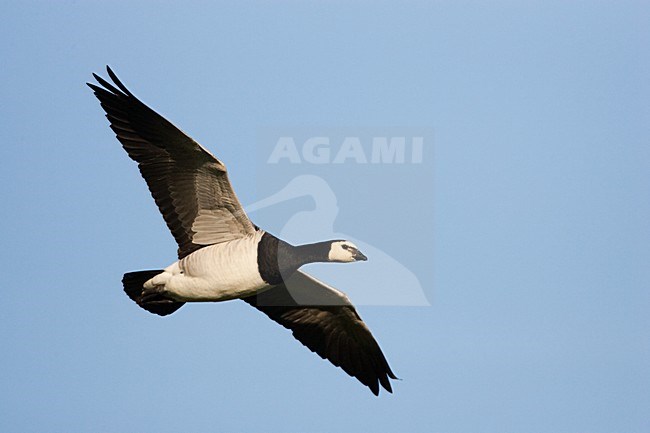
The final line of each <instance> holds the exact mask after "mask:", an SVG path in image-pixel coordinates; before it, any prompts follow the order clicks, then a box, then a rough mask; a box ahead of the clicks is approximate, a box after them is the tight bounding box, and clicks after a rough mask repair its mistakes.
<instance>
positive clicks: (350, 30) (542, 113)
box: [0, 1, 650, 433]
mask: <svg viewBox="0 0 650 433" xmlns="http://www.w3.org/2000/svg"><path fill="white" fill-rule="evenodd" d="M0 15H1V16H2V17H3V18H4V20H3V25H2V26H1V27H0V54H1V58H2V64H3V65H2V68H1V71H2V80H1V81H0V118H1V119H2V122H0V140H1V141H2V146H0V156H1V157H2V161H3V169H2V171H1V172H0V177H1V180H2V182H0V185H1V186H0V197H1V198H2V203H3V208H2V209H3V218H4V224H3V229H2V240H3V248H2V249H1V252H0V258H1V259H2V263H3V265H4V270H5V271H4V273H3V289H2V293H3V302H2V303H0V342H1V344H2V347H3V350H2V354H0V369H1V370H2V374H1V375H0V430H2V431H20V432H43V431H48V432H87V431H102V432H124V431H141V432H149V431H150V432H177V431H192V432H213V431H246V432H248V431H265V432H331V431H345V432H347V431H373V432H394V431H412V432H436V433H481V432H498V433H509V432H512V433H515V432H516V433H521V432H525V433H537V432H539V433H564V432H566V433H582V432H590V433H601V432H602V433H620V432H624V433H636V432H639V433H641V432H648V431H650V418H648V416H647V408H648V407H649V406H650V345H649V343H648V342H649V341H650V315H648V309H649V307H650V292H649V290H648V288H649V287H650V266H648V263H649V261H650V224H648V222H649V220H650V193H649V191H650V170H649V166H650V142H649V140H650V107H649V104H648V101H650V81H649V80H648V77H649V76H650V58H649V56H648V46H649V44H650V28H649V27H648V25H647V23H648V22H649V19H650V5H649V4H648V3H647V2H605V1H600V2H577V1H569V2H532V1H526V2H505V1H504V2H490V3H488V2H408V3H397V2H395V3H388V2H353V3H351V4H350V3H349V2H338V1H333V2H320V3H313V2H312V3H305V2H293V1H281V2H247V3H245V4H242V3H240V2H230V3H223V2H182V3H181V2H169V1H168V2H145V1H140V2H138V1H136V2H128V3H127V2H92V1H78V2H74V1H67V2H64V1H40V2H34V1H32V2H30V1H5V2H2V4H1V5H0ZM106 64H110V65H111V66H112V67H113V68H114V69H115V70H116V72H117V73H118V75H119V76H120V77H121V78H122V79H123V80H124V82H125V83H126V84H127V85H128V86H129V87H130V88H131V90H133V91H134V93H136V95H138V96H140V97H141V98H142V99H143V100H144V101H145V102H147V103H148V104H150V105H151V106H152V107H153V108H155V109H157V110H158V111H159V112H161V113H162V114H163V115H165V116H167V117H168V118H169V119H171V120H172V121H173V122H174V123H175V124H177V125H179V126H180V127H181V128H182V129H183V130H184V131H186V132H188V133H189V134H190V135H192V136H193V137H194V138H195V139H197V140H198V141H199V142H201V143H202V144H204V145H205V146H206V147H208V148H209V149H211V150H212V151H213V152H214V153H215V154H217V155H218V156H219V157H220V158H221V159H223V160H224V161H225V162H226V163H227V165H228V167H229V170H230V172H231V179H232V181H233V183H234V185H235V186H236V190H237V192H238V194H239V196H240V198H241V200H242V201H243V202H244V203H246V204H250V203H255V202H257V201H258V200H261V199H263V198H265V197H267V196H268V195H269V194H271V193H273V192H275V191H277V190H278V189H279V188H281V187H282V186H283V185H284V184H285V183H286V181H287V180H288V179H287V178H286V175H287V173H288V172H291V170H288V169H286V170H285V167H283V168H281V169H279V170H275V168H274V167H271V166H269V165H268V164H265V163H264V161H266V160H267V157H268V155H269V154H270V153H269V152H270V150H269V149H270V147H269V146H270V145H272V142H268V141H265V140H264V139H261V138H260V137H268V134H267V133H266V132H265V131H269V130H283V131H290V132H291V131H294V133H295V134H297V135H299V134H302V133H304V131H312V130H314V131H325V133H329V134H333V135H335V133H334V132H333V131H340V130H341V129H344V130H346V131H348V130H351V131H357V130H358V131H386V130H389V131H398V133H401V132H402V131H403V133H404V134H405V135H408V134H411V133H413V131H419V130H427V131H433V133H432V135H431V136H427V137H429V138H431V137H433V139H432V140H429V141H428V143H429V146H428V147H426V153H425V159H424V161H425V163H424V164H422V165H420V166H417V167H413V166H407V167H394V166H381V167H379V168H377V169H376V170H375V171H374V172H371V168H368V167H366V166H361V165H360V164H355V163H345V164H342V165H340V166H337V167H333V166H331V165H328V166H326V167H312V166H304V165H303V166H301V167H300V169H299V170H298V169H296V171H295V173H294V172H291V173H292V174H306V173H307V174H309V173H312V174H317V175H318V176H320V177H321V178H323V179H325V180H326V181H327V182H328V183H329V184H330V185H331V186H332V189H333V191H335V193H336V194H337V198H338V207H339V213H338V216H337V219H336V223H335V225H334V227H333V230H334V231H335V232H337V233H346V234H351V235H352V236H355V237H356V238H358V239H363V240H365V241H367V242H369V243H371V244H372V245H374V246H376V247H377V248H379V249H381V250H382V251H383V252H386V253H387V254H389V255H390V256H391V257H393V258H395V259H396V260H397V261H399V262H400V263H401V264H403V265H404V266H405V267H406V268H408V269H409V270H410V271H411V272H413V273H414V274H415V275H417V277H418V278H419V282H420V283H421V286H422V290H423V291H424V295H425V296H426V298H427V299H428V301H429V302H430V304H431V305H430V306H395V305H382V306H377V305H362V306H360V307H359V311H360V314H361V315H362V316H363V317H364V319H365V320H366V322H367V323H368V324H369V326H370V327H371V329H372V330H373V332H374V334H375V336H376V337H377V339H378V340H379V342H380V344H381V346H382V348H383V349H384V352H385V353H386V355H387V357H388V359H389V361H390V363H391V365H392V367H393V368H394V370H395V372H396V373H397V374H398V376H400V377H401V378H402V379H403V380H402V381H399V382H396V383H394V389H395V393H394V394H393V395H388V394H384V395H382V396H380V397H379V398H375V397H374V396H373V395H372V394H371V393H370V392H369V391H368V390H367V389H365V388H364V387H362V386H361V385H359V384H358V383H357V382H356V381H355V380H352V379H350V378H349V377H348V376H347V375H345V374H344V373H343V372H341V371H340V370H339V369H336V368H334V367H332V366H331V365H329V364H328V363H326V362H324V361H322V360H320V359H319V358H318V357H316V356H315V355H314V354H312V353H310V352H309V351H308V350H306V349H305V348H304V347H302V346H301V345H300V344H298V343H297V342H296V341H294V340H293V338H292V337H291V336H290V334H289V333H288V332H287V331H286V330H284V329H282V328H281V327H279V326H277V325H276V324H274V323H272V322H271V321H269V320H268V319H267V318H266V317H264V316H263V315H261V314H259V313H258V312H256V311H254V310H252V309H251V308H250V307H249V306H247V305H245V304H244V303H242V302H229V303H223V304H220V305H213V304H208V305H195V306H188V307H184V308H183V309H181V310H179V312H178V313H175V314H174V315H172V316H170V317H167V318H164V319H161V318H159V317H154V316H152V315H148V314H146V312H144V311H142V310H139V309H138V308H137V307H136V306H134V305H133V304H132V303H131V302H130V301H129V300H128V299H127V298H126V296H124V294H123V293H122V290H121V285H120V279H121V276H122V274H123V273H124V272H126V271H130V270H136V269H150V268H154V269H155V268H160V267H162V266H165V265H167V264H168V263H170V262H171V261H173V260H174V258H175V251H176V245H175V244H174V242H173V239H172V237H171V236H170V235H169V233H168V231H167V229H166V227H165V225H164V223H163V221H162V218H161V217H160V215H159V214H158V212H157V210H156V208H155V206H154V204H153V200H152V199H151V198H150V196H149V194H148V192H147V190H146V186H145V185H144V182H143V181H142V180H141V179H140V177H139V174H138V172H137V169H136V167H135V164H133V163H132V162H131V161H130V160H129V159H128V158H127V156H126V154H125V153H124V152H123V151H122V150H121V148H120V146H119V144H118V143H117V141H116V140H115V139H114V137H113V135H112V132H111V131H110V130H109V128H108V125H107V122H106V119H105V118H104V117H103V113H102V112H101V110H100V108H99V106H98V104H97V101H96V100H95V99H94V97H93V95H92V94H91V92H90V91H89V89H87V88H86V86H85V84H84V83H85V82H86V81H89V80H91V72H99V73H102V74H103V71H104V65H106ZM269 128H270V129H269ZM310 128H311V129H310ZM353 133H354V132H353ZM431 141H433V145H431ZM294 168H295V167H294ZM274 170H275V173H277V177H276V176H274V175H273V173H274ZM355 175H357V176H356V179H358V180H359V182H360V183H359V185H361V186H359V187H358V188H360V189H359V191H362V192H364V193H365V194H356V195H355V194H354V191H352V192H351V191H350V190H353V189H354V188H348V189H347V190H346V188H344V186H345V185H346V184H347V183H346V182H348V181H349V180H350V179H355ZM371 175H372V176H371ZM382 175H383V178H382ZM283 176H284V177H283ZM366 176H371V177H370V179H372V182H365V183H364V182H362V181H361V179H365V178H366ZM393 179H397V180H395V181H393ZM395 182H397V183H395ZM405 185H410V186H409V187H408V188H407V187H405ZM373 186H374V188H373ZM362 187H363V188H362ZM364 188H365V189H364ZM391 188H392V189H391ZM403 191H406V193H403ZM400 192H402V193H401V194H400ZM391 198H393V200H391ZM310 206H313V203H311V202H310V201H309V200H307V199H304V198H303V199H296V200H292V201H290V202H288V203H286V204H284V205H282V206H280V207H279V208H275V209H266V210H262V211H260V212H259V213H257V214H256V215H255V222H256V223H257V224H258V225H260V226H263V227H268V228H270V229H273V230H276V231H278V232H279V231H281V230H282V228H283V227H284V226H283V224H284V221H285V220H287V221H288V220H289V218H291V216H292V215H294V216H295V215H296V214H297V212H301V211H304V210H305V209H307V210H308V209H311V207H310ZM382 210H383V212H382ZM294 221H297V219H294ZM309 232H310V229H309V227H304V226H297V227H295V232H293V233H295V235H296V236H298V233H309ZM308 241H312V239H308ZM371 261H372V257H371ZM371 261H369V262H368V266H370V263H371ZM363 265H364V264H362V265H360V266H358V267H356V268H354V267H350V268H346V269H352V271H349V272H350V273H349V274H344V273H342V271H341V273H339V270H340V269H343V268H342V267H341V268H336V267H331V268H325V267H323V268H322V269H320V268H319V269H318V270H317V272H322V274H320V273H319V276H323V278H325V276H327V275H328V273H329V274H331V278H332V279H337V285H338V286H339V287H340V288H341V289H344V290H345V289H346V285H347V286H348V287H363V288H364V289H366V290H372V286H374V285H376V284H377V282H376V281H374V280H370V279H367V280H366V279H364V270H368V269H370V268H364V267H363ZM368 274H370V272H368ZM348 278H349V280H348ZM368 278H370V277H368ZM328 281H329V280H328ZM371 283H372V284H371ZM364 284H365V285H364ZM393 284H394V282H391V286H392V285H393ZM381 290H384V291H385V290H386V287H381ZM395 290H399V287H398V288H395Z"/></svg>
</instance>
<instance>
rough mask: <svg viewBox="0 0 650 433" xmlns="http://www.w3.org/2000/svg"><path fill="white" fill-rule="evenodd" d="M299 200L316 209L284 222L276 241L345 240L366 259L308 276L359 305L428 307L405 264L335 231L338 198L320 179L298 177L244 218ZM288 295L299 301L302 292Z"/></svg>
mask: <svg viewBox="0 0 650 433" xmlns="http://www.w3.org/2000/svg"><path fill="white" fill-rule="evenodd" d="M301 197H310V198H311V199H312V200H313V203H314V207H313V208H311V209H306V210H300V211H298V212H296V213H295V214H293V215H292V216H291V217H289V218H288V219H287V220H286V223H285V224H284V226H283V227H282V229H281V230H280V232H279V233H278V235H279V236H280V237H281V238H283V239H287V240H288V241H290V242H291V241H301V240H305V239H348V240H350V241H352V242H354V243H355V244H356V245H357V246H358V247H359V249H360V250H361V251H363V252H364V254H366V255H367V256H368V258H369V260H368V261H367V262H364V263H363V264H361V265H358V266H349V267H346V266H341V267H339V269H337V272H336V273H334V275H333V273H332V272H331V268H330V270H329V272H328V270H327V267H324V268H323V267H322V266H319V265H318V264H314V265H312V266H311V267H310V273H312V274H313V275H314V276H316V277H320V278H327V279H328V281H329V282H330V283H331V284H332V285H333V286H337V285H338V286H345V287H347V293H348V295H349V296H350V298H351V299H353V300H354V302H355V304H357V305H378V306H379V305H383V306H429V305H431V304H430V303H429V301H428V299H427V297H426V295H425V292H424V290H423V288H422V285H421V283H420V281H419V279H418V277H417V276H416V275H415V274H414V273H413V272H412V271H411V270H410V269H409V268H408V267H407V266H405V265H404V264H403V263H401V262H400V261H398V260H396V259H395V258H393V257H392V256H391V255H390V254H388V253H386V252H385V251H383V250H382V249H380V248H378V247H376V246H374V245H372V244H371V243H370V242H368V241H365V240H362V239H357V238H355V237H354V236H350V235H348V234H346V233H338V232H335V230H334V225H335V222H336V218H337V215H338V212H339V207H338V203H337V201H338V200H337V197H336V194H335V192H334V190H333V189H332V187H331V186H330V184H329V183H328V182H327V181H326V180H325V179H323V178H322V177H320V176H317V175H312V174H301V175H297V176H295V177H293V178H292V179H291V180H289V182H288V183H287V184H286V185H285V186H284V187H283V188H282V189H280V190H279V191H277V192H275V193H273V194H271V195H269V196H268V197H266V198H264V199H261V200H259V201H257V202H255V203H252V204H250V205H248V206H246V212H247V213H248V214H254V213H255V212H257V211H260V210H262V209H266V208H272V207H274V206H278V205H280V204H282V203H286V202H289V201H291V200H295V199H298V198H301ZM288 289H289V291H290V292H291V294H292V296H294V297H295V298H297V299H298V298H300V296H301V295H300V293H301V290H300V287H291V284H289V285H288Z"/></svg>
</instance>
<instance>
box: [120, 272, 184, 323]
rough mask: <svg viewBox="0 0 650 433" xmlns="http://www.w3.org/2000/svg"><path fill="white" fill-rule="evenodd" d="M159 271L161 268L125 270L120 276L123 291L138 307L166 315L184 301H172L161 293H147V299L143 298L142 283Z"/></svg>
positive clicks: (179, 306) (180, 305)
mask: <svg viewBox="0 0 650 433" xmlns="http://www.w3.org/2000/svg"><path fill="white" fill-rule="evenodd" d="M161 272H162V270H154V271H137V272H127V273H126V274H124V277H123V278H122V284H123V285H124V292H126V294H127V295H128V296H129V298H131V299H132V300H133V301H135V303H136V304H138V305H139V306H140V307H142V308H144V309H145V310H147V311H149V312H150V313H154V314H157V315H159V316H167V315H168V314H172V313H173V312H174V311H176V310H178V309H179V308H181V307H182V306H183V304H184V303H185V302H178V301H174V300H173V299H168V298H165V297H164V296H163V295H154V296H152V295H147V297H146V298H147V300H146V301H145V300H143V291H144V287H143V285H144V283H146V282H147V281H148V280H150V279H151V278H153V277H155V276H156V275H158V274H160V273H161Z"/></svg>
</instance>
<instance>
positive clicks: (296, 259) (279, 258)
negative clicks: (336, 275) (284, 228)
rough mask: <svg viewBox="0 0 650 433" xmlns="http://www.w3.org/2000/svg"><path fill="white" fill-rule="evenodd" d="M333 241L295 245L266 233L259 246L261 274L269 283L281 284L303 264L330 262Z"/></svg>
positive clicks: (258, 258)
mask: <svg viewBox="0 0 650 433" xmlns="http://www.w3.org/2000/svg"><path fill="white" fill-rule="evenodd" d="M331 244H332V241H325V242H318V243H315V244H306V245H298V246H293V245H291V244H289V243H287V242H285V241H283V240H281V239H278V238H276V237H275V236H273V235H271V234H269V233H264V235H263V236H262V239H261V240H260V243H259V245H258V247H257V264H258V268H259V271H260V275H261V276H262V278H263V279H264V281H266V282H267V283H269V284H281V283H282V282H283V281H284V279H285V278H289V277H290V276H291V275H292V274H293V273H294V272H296V271H297V270H298V268H300V267H301V266H302V265H306V264H307V263H316V262H328V261H329V251H330V246H331Z"/></svg>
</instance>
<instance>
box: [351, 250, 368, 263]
mask: <svg viewBox="0 0 650 433" xmlns="http://www.w3.org/2000/svg"><path fill="white" fill-rule="evenodd" d="M354 260H356V261H363V262H365V261H366V260H368V257H366V256H365V255H364V254H363V253H362V252H361V251H357V252H356V253H355V254H354Z"/></svg>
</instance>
